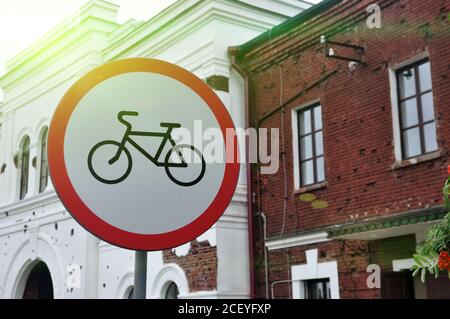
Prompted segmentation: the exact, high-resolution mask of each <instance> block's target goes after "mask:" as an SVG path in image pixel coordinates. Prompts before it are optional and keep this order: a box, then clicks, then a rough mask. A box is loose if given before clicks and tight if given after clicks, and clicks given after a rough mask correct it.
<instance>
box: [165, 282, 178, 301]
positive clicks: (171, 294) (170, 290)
mask: <svg viewBox="0 0 450 319" xmlns="http://www.w3.org/2000/svg"><path fill="white" fill-rule="evenodd" d="M179 294H180V292H179V291H178V286H177V284H176V283H174V282H172V283H170V285H169V286H168V287H167V290H166V296H165V299H178V295H179Z"/></svg>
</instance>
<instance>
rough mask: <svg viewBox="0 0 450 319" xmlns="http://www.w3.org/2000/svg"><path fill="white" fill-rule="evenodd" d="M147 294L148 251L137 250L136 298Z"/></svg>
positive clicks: (135, 266) (135, 265)
mask: <svg viewBox="0 0 450 319" xmlns="http://www.w3.org/2000/svg"><path fill="white" fill-rule="evenodd" d="M146 296H147V252H146V251H136V253H135V260H134V299H145V298H146Z"/></svg>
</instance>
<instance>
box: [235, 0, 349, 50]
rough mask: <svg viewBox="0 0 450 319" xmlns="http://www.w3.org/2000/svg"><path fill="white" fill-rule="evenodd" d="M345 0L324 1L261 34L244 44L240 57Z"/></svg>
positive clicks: (240, 48) (241, 47) (241, 46)
mask: <svg viewBox="0 0 450 319" xmlns="http://www.w3.org/2000/svg"><path fill="white" fill-rule="evenodd" d="M343 1H344V0H323V1H322V2H320V3H318V4H316V5H314V6H312V7H310V8H308V9H306V10H305V11H303V12H301V13H299V14H297V15H296V16H294V17H292V18H290V19H288V20H286V21H285V22H283V23H281V24H279V25H277V26H275V27H273V28H272V29H269V30H267V31H266V32H264V33H262V34H260V35H259V36H257V37H256V38H253V39H252V40H250V41H248V42H246V43H244V44H242V45H240V46H239V55H240V56H242V55H244V54H246V53H248V52H250V51H252V50H253V49H255V48H256V47H258V46H260V45H262V44H263V43H265V42H268V41H270V40H272V39H274V38H276V37H278V36H280V35H282V34H284V33H286V32H287V31H289V30H291V29H292V28H294V27H296V26H299V25H301V24H303V23H304V22H306V21H308V20H310V19H312V18H314V17H315V16H317V15H319V14H321V13H322V12H324V11H326V10H328V9H329V8H331V7H333V6H335V5H337V4H339V3H341V2H343Z"/></svg>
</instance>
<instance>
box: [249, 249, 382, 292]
mask: <svg viewBox="0 0 450 319" xmlns="http://www.w3.org/2000/svg"><path fill="white" fill-rule="evenodd" d="M315 248H318V249H319V262H327V261H330V260H337V262H338V265H339V267H338V272H339V287H340V289H339V290H340V297H341V298H353V299H355V298H357V299H359V298H361V299H366V298H380V290H379V289H369V288H368V287H367V284H366V281H367V277H368V275H370V274H369V273H367V272H366V269H367V266H368V265H369V256H368V244H367V242H363V241H349V240H346V241H331V242H326V243H322V244H318V245H306V246H301V247H293V248H289V249H283V250H277V251H274V252H272V253H270V256H269V262H268V264H269V269H270V272H269V282H270V283H274V282H278V281H283V280H292V278H290V272H291V266H295V265H299V264H305V263H306V254H305V251H306V250H308V249H315ZM261 266H262V265H261ZM258 269H259V270H258V277H259V278H260V280H258V286H257V294H258V296H261V297H263V296H264V297H265V293H266V292H265V289H266V288H265V283H264V281H263V280H261V278H264V268H263V267H258ZM291 287H292V284H291V283H290V282H287V283H279V284H275V285H274V286H273V297H274V298H275V299H279V298H291V297H292V290H291ZM269 297H270V298H271V297H272V287H271V286H269Z"/></svg>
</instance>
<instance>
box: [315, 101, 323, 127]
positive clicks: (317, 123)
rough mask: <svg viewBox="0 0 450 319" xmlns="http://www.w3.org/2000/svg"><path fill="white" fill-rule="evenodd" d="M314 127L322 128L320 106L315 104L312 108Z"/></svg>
mask: <svg viewBox="0 0 450 319" xmlns="http://www.w3.org/2000/svg"><path fill="white" fill-rule="evenodd" d="M314 129H315V130H316V131H318V130H321V129H322V106H320V105H319V106H316V107H315V108H314Z"/></svg>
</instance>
